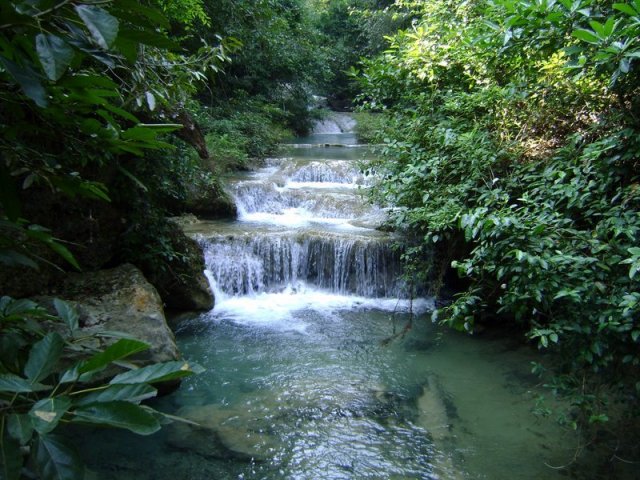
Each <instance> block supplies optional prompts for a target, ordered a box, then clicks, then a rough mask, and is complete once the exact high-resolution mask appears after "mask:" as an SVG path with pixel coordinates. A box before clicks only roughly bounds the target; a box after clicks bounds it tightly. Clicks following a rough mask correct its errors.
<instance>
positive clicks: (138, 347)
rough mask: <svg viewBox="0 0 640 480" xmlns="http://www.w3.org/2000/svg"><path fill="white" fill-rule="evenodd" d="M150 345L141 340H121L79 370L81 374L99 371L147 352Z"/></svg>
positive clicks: (96, 355)
mask: <svg viewBox="0 0 640 480" xmlns="http://www.w3.org/2000/svg"><path fill="white" fill-rule="evenodd" d="M148 348H149V344H147V343H145V342H141V341H140V340H133V339H129V338H121V339H120V340H118V341H117V342H116V343H114V344H113V345H110V346H109V347H107V349H106V350H104V351H103V352H100V353H97V354H95V355H94V356H93V357H91V358H90V359H89V360H86V361H85V362H83V363H82V365H81V366H80V369H79V373H87V372H91V371H94V370H99V369H101V368H103V367H105V366H107V365H108V364H110V363H111V362H114V361H116V360H120V359H122V358H126V357H128V356H130V355H133V354H134V353H138V352H141V351H143V350H147V349H148Z"/></svg>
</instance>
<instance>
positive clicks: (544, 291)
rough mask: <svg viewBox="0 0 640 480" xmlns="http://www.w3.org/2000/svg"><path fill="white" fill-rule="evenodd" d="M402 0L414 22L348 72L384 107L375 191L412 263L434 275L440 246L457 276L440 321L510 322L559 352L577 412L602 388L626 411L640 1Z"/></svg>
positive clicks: (634, 345)
mask: <svg viewBox="0 0 640 480" xmlns="http://www.w3.org/2000/svg"><path fill="white" fill-rule="evenodd" d="M399 3H401V4H402V5H403V6H405V7H411V8H413V9H414V11H415V12H416V13H419V14H420V15H421V20H420V21H419V22H417V23H415V24H414V25H413V26H412V28H410V29H406V30H402V31H400V32H398V33H397V34H396V35H394V36H393V37H391V38H390V39H389V41H390V45H389V48H388V49H387V50H386V51H385V52H383V53H382V54H381V55H379V56H378V57H376V58H373V59H369V60H364V61H363V64H362V71H361V72H360V73H359V75H358V76H357V78H358V81H359V83H360V86H361V88H362V92H363V93H362V95H361V96H360V102H361V104H362V105H363V106H364V107H365V108H369V109H373V110H383V111H387V112H388V114H389V116H393V117H394V120H393V121H392V124H391V125H390V127H389V128H388V132H389V133H387V137H388V138H387V140H386V141H385V146H384V154H385V158H386V160H384V161H383V162H381V163H379V164H376V165H373V168H375V169H377V170H378V172H379V173H380V174H381V175H382V177H383V180H382V181H381V183H380V185H379V186H378V188H377V189H376V192H375V194H376V195H377V197H378V199H380V200H381V201H383V202H386V203H387V204H388V205H390V206H393V207H394V215H393V222H394V224H395V226H396V227H397V228H399V229H403V230H405V231H406V232H407V233H408V234H409V236H410V237H411V238H417V239H418V244H417V245H416V246H414V247H413V248H412V249H409V250H408V251H407V252H408V253H407V254H406V255H405V257H406V259H407V261H408V262H409V263H410V268H412V269H414V270H419V271H420V270H421V271H422V272H423V273H425V275H424V277H427V276H428V275H426V273H427V270H432V269H433V268H434V265H432V263H433V262H432V260H431V259H430V258H428V257H425V255H424V252H425V251H427V250H428V249H426V250H425V247H426V246H427V245H430V244H433V245H434V246H435V247H436V248H439V249H440V251H441V252H442V253H443V255H441V257H440V258H445V259H446V260H445V261H447V262H449V261H450V260H453V267H454V268H455V269H456V270H457V272H458V273H459V275H460V276H461V277H462V278H464V279H465V281H466V284H467V288H465V289H464V290H463V291H462V292H461V294H460V295H459V296H458V297H457V298H456V299H455V301H453V302H452V303H451V304H450V305H448V306H447V307H445V308H443V309H441V310H439V311H438V312H437V313H436V315H435V318H439V319H440V320H441V321H443V322H446V323H448V324H450V325H452V326H454V327H456V328H461V329H466V330H468V331H473V328H474V325H475V323H477V322H479V321H482V322H485V323H486V322H491V321H498V320H501V321H505V320H507V321H513V322H516V323H517V324H519V325H521V326H522V327H523V328H524V329H525V330H526V332H527V338H529V339H531V340H532V341H535V342H536V343H537V344H538V345H539V347H540V348H541V349H547V350H553V351H555V352H558V353H559V354H560V357H559V358H560V359H561V360H562V364H561V365H558V368H557V370H556V374H557V376H556V381H555V382H554V389H555V390H556V391H558V392H562V393H569V394H571V395H572V396H573V399H574V402H575V405H576V407H577V409H576V412H574V413H576V414H579V416H578V417H575V418H574V424H575V421H576V420H579V421H578V422H577V424H580V425H582V426H588V425H596V424H601V423H602V422H603V421H605V420H606V418H607V414H608V413H609V414H610V413H611V410H607V408H609V407H606V405H605V401H606V398H607V397H608V398H609V400H610V403H609V405H611V404H612V403H613V401H614V400H620V401H624V402H625V403H626V404H627V405H628V406H629V408H628V412H629V413H628V415H634V412H637V408H638V405H639V402H638V399H639V393H640V392H639V391H638V385H637V384H636V378H637V372H638V367H639V364H640V357H639V356H638V342H639V341H640V326H639V325H638V311H637V308H638V306H637V305H638V303H637V300H638V287H639V285H638V279H639V277H638V275H637V270H638V268H639V267H640V265H639V263H638V258H639V257H638V250H637V247H636V245H637V244H638V240H640V237H639V234H640V230H639V228H640V222H639V221H638V218H639V217H638V207H639V205H638V193H637V185H638V176H637V171H638V170H637V167H638V161H639V158H640V144H639V143H638V127H639V123H638V117H637V112H638V107H639V105H638V98H639V97H638V93H639V92H640V83H639V81H638V78H639V77H638V74H637V73H638V68H639V66H638V65H639V61H640V60H639V59H640V50H639V48H640V44H639V43H638V42H639V40H638V39H639V38H640V22H638V19H639V18H640V17H639V13H640V3H638V2H637V1H635V0H634V1H631V2H627V3H614V4H611V3H608V2H599V1H590V0H576V1H569V0H559V1H535V2H528V1H521V0H495V1H487V2H485V1H476V2H462V3H456V2H451V1H447V0H438V1H434V2H428V3H426V2H417V3H410V2H399ZM356 73H357V72H354V74H356ZM435 267H437V265H435Z"/></svg>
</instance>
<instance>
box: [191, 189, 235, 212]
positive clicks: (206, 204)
mask: <svg viewBox="0 0 640 480" xmlns="http://www.w3.org/2000/svg"><path fill="white" fill-rule="evenodd" d="M183 210H184V211H186V212H187V213H192V214H194V215H197V216H198V217H200V218H204V219H207V220H217V219H235V218H237V217H238V208H237V207H236V204H235V203H233V200H231V198H230V197H229V195H227V193H226V192H225V191H224V190H222V189H220V188H218V187H216V186H209V187H208V188H198V189H193V190H191V191H189V192H188V195H187V199H186V200H185V203H184V206H183Z"/></svg>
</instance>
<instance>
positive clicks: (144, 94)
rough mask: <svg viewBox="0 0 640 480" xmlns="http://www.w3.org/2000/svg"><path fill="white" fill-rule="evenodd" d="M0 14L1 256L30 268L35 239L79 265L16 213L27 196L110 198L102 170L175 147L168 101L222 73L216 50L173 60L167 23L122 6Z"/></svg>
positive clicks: (136, 6) (123, 2) (47, 6)
mask: <svg viewBox="0 0 640 480" xmlns="http://www.w3.org/2000/svg"><path fill="white" fill-rule="evenodd" d="M163 5H165V6H167V5H169V2H164V4H163ZM194 5H195V4H194ZM0 14H1V16H2V19H3V25H0V99H1V102H2V108H1V109H0V125H2V134H1V135H0V179H1V180H0V182H1V184H2V194H1V195H0V207H1V212H2V217H1V218H0V221H1V223H0V249H1V251H0V260H2V262H3V263H6V264H10V265H15V264H22V265H29V266H34V265H35V263H34V261H33V259H32V258H31V257H32V256H31V249H30V248H29V247H28V245H29V243H30V242H31V241H33V240H37V241H41V242H44V243H45V244H46V245H48V246H50V247H51V248H52V249H53V250H55V251H56V252H58V253H59V254H61V255H62V256H63V257H64V258H65V259H66V260H67V261H68V262H70V263H71V264H73V265H74V266H76V267H78V265H77V264H75V262H74V260H73V258H72V256H71V255H70V253H69V252H68V250H67V249H66V247H65V246H64V245H63V244H62V243H61V242H59V241H57V239H55V238H54V236H53V235H52V234H51V233H50V232H49V231H48V230H47V229H46V228H44V227H42V226H39V225H31V224H30V223H29V221H28V220H27V219H25V218H23V208H22V207H21V199H22V198H24V197H27V196H28V195H27V192H26V191H28V190H29V188H36V187H37V188H48V189H50V190H51V191H53V192H55V193H62V194H65V195H68V196H76V195H81V196H84V197H88V198H94V199H100V200H105V201H109V200H110V196H109V195H108V192H107V186H106V185H105V182H104V181H103V180H104V179H105V178H109V177H110V175H109V174H108V172H110V171H112V169H113V168H114V167H115V168H116V170H117V169H118V163H119V162H120V160H121V159H123V158H128V157H130V156H137V157H142V156H144V155H145V152H150V151H156V152H157V151H160V150H164V149H168V148H171V145H170V144H168V143H167V142H166V141H164V140H162V139H161V138H159V137H160V136H161V135H163V134H165V133H168V132H171V131H174V130H176V129H177V128H181V125H179V124H174V123H171V122H170V115H169V112H170V110H171V108H172V106H175V105H176V104H178V105H179V104H180V103H183V102H184V101H185V99H186V97H187V96H188V95H189V94H193V93H195V91H196V87H195V85H196V83H197V82H201V81H202V80H203V79H206V78H207V76H206V75H207V72H214V73H215V72H217V71H218V68H219V65H220V63H221V62H223V61H225V60H226V56H225V54H224V47H223V46H207V45H205V46H204V47H201V48H200V49H199V50H198V51H197V52H195V53H194V55H193V57H189V56H186V55H184V54H183V53H174V52H172V51H171V50H172V49H175V48H176V47H177V45H176V44H175V42H174V41H173V40H171V39H170V38H169V37H168V36H167V29H168V28H169V22H168V20H166V18H165V17H164V16H163V15H162V14H161V13H160V12H159V11H158V10H156V9H153V8H151V7H150V6H147V5H145V4H144V3H140V2H131V1H128V0H113V1H109V2H99V4H94V2H73V3H70V2H60V3H57V4H55V3H53V2H48V1H44V0H41V1H34V2H26V3H25V2H3V3H2V5H1V6H0ZM185 15H186V13H185ZM143 118H144V119H150V120H151V123H149V122H147V123H145V122H144V121H143V120H141V119H143ZM155 118H160V119H161V122H162V123H156V121H155ZM21 190H24V191H25V192H21Z"/></svg>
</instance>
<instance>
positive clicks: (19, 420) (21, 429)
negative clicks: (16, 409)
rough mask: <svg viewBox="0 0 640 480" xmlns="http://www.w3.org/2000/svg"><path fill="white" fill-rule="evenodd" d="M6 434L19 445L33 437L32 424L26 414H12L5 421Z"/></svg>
mask: <svg viewBox="0 0 640 480" xmlns="http://www.w3.org/2000/svg"><path fill="white" fill-rule="evenodd" d="M7 432H8V433H9V435H11V437H12V438H15V439H16V440H17V441H18V443H20V445H25V444H26V443H27V442H28V441H29V440H30V439H31V435H33V422H32V421H31V417H30V416H29V415H28V414H26V413H14V414H12V415H9V417H8V419H7Z"/></svg>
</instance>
